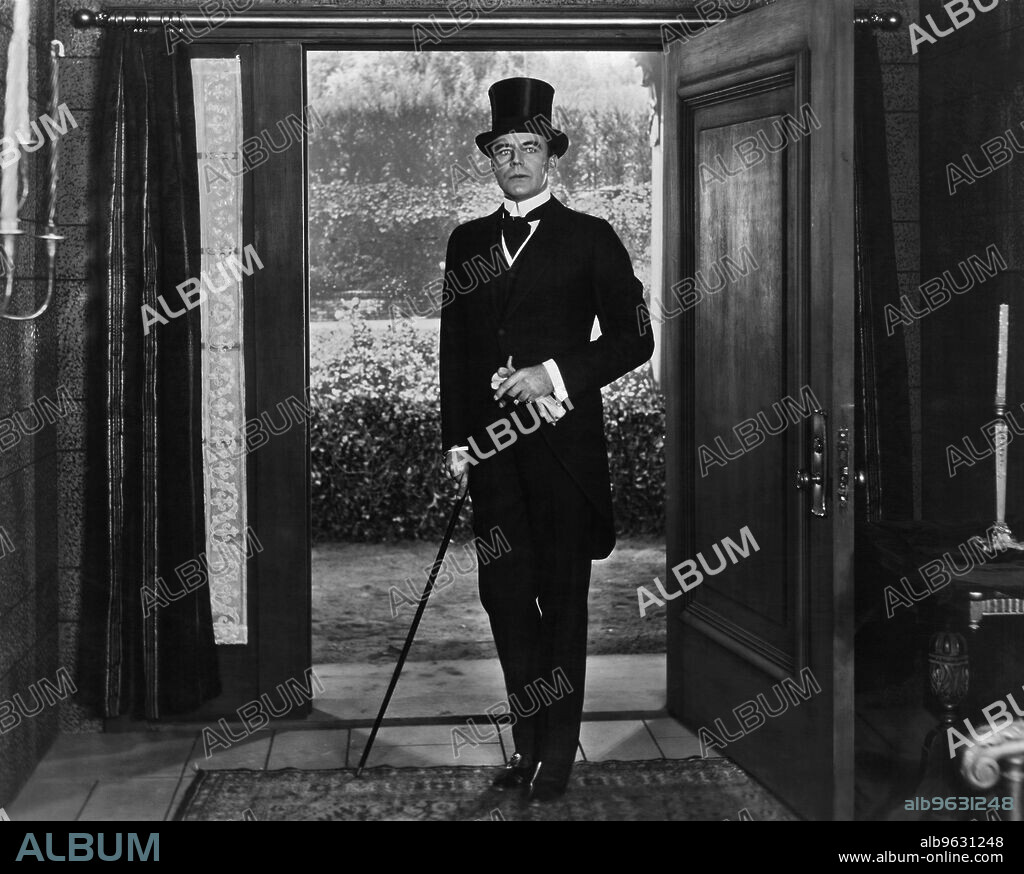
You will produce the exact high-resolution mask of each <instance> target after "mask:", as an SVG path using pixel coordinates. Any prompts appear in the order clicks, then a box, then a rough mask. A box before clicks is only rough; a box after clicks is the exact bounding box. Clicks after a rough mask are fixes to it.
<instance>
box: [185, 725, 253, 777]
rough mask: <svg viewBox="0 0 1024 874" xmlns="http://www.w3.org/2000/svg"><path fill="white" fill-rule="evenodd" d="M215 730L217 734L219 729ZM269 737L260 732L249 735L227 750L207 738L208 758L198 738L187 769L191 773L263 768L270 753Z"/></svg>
mask: <svg viewBox="0 0 1024 874" xmlns="http://www.w3.org/2000/svg"><path fill="white" fill-rule="evenodd" d="M216 730H217V731H218V733H219V731H220V729H216ZM270 737H271V732H269V731H261V732H258V733H257V734H253V735H250V736H249V737H247V738H246V739H245V740H240V741H238V742H236V743H232V744H231V746H230V747H228V748H227V749H225V748H224V747H222V746H220V745H219V744H218V743H217V742H216V738H209V741H210V749H209V752H210V755H209V757H207V755H206V752H207V750H206V748H205V746H204V744H203V741H202V739H201V738H200V740H199V741H197V742H196V746H195V749H194V750H193V751H192V755H191V757H190V758H189V763H188V769H189V771H190V772H191V771H194V770H195V769H198V768H202V769H203V770H204V771H210V770H213V769H215V768H257V769H262V768H265V767H266V763H267V753H268V752H269V751H270Z"/></svg>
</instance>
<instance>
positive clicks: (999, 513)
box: [971, 303, 1024, 557]
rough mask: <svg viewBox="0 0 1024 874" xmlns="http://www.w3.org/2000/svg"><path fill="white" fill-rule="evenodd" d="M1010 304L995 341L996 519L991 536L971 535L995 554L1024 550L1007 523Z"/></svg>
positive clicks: (1002, 314)
mask: <svg viewBox="0 0 1024 874" xmlns="http://www.w3.org/2000/svg"><path fill="white" fill-rule="evenodd" d="M1009 328H1010V307H1009V305H1008V304H1005V303H1004V304H1000V305H999V341H998V343H997V345H996V403H995V414H996V421H995V430H994V432H993V434H992V436H993V438H994V440H995V463H996V521H995V522H993V523H992V526H991V527H990V528H989V539H988V540H985V539H984V538H980V537H973V538H971V539H972V541H973V542H975V543H976V544H977V545H978V546H980V547H981V549H982V550H983V551H984V552H985V554H986V555H988V556H992V557H995V556H996V555H998V554H999V553H1001V552H1004V551H1006V550H1008V549H1013V550H1018V551H1019V550H1024V543H1021V542H1020V541H1018V540H1017V539H1016V538H1015V537H1014V536H1013V533H1012V532H1011V531H1010V526H1009V525H1007V524H1006V457H1007V452H1006V444H1007V443H1009V433H1008V428H1007V425H1006V362H1007V358H1008V353H1009V335H1010V331H1009Z"/></svg>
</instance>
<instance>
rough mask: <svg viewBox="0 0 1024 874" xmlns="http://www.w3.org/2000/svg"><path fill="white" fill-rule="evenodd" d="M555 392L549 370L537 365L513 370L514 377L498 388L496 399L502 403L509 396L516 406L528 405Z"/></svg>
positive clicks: (509, 361)
mask: <svg viewBox="0 0 1024 874" xmlns="http://www.w3.org/2000/svg"><path fill="white" fill-rule="evenodd" d="M508 369H509V370H511V369H512V356H511V355H510V356H509V358H508ZM498 372H499V373H500V372H501V371H498ZM554 390H555V387H554V385H552V384H551V377H550V376H548V371H547V368H545V367H544V365H543V364H535V365H534V366H533V367H524V368H522V369H520V370H513V371H512V375H511V376H509V377H508V378H507V379H506V380H505V381H504V382H503V383H502V384H501V385H499V386H498V390H497V391H496V392H495V393H494V399H495V400H496V401H498V402H499V403H500V402H501V399H502V398H504V397H506V396H508V397H509V398H511V399H512V403H514V404H528V403H530V402H531V401H535V400H537V399H538V398H542V397H544V396H545V395H549V394H551V393H552V392H553V391H554Z"/></svg>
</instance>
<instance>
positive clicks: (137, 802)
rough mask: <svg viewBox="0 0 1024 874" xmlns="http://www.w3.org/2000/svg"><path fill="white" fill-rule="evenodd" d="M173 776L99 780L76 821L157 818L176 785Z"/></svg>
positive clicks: (161, 814)
mask: <svg viewBox="0 0 1024 874" xmlns="http://www.w3.org/2000/svg"><path fill="white" fill-rule="evenodd" d="M177 785H178V778H176V777H135V778H134V779H131V780H101V781H100V782H99V785H97V786H96V788H95V789H94V790H93V792H92V795H90V796H89V800H88V802H86V805H85V809H84V810H83V811H82V815H81V816H80V817H79V821H80V822H160V821H161V820H163V818H164V815H165V814H166V812H167V806H168V805H169V804H170V802H171V798H172V797H173V796H174V790H175V789H176V788H177Z"/></svg>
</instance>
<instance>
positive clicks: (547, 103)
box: [476, 77, 569, 158]
mask: <svg viewBox="0 0 1024 874" xmlns="http://www.w3.org/2000/svg"><path fill="white" fill-rule="evenodd" d="M487 96H488V97H489V98H490V100H491V129H490V130H489V131H484V132H483V133H482V134H478V135H477V137H476V144H477V147H478V148H479V149H480V151H481V152H483V153H484V154H485V155H490V152H489V151H488V147H489V146H490V143H491V141H492V140H494V139H495V137H500V136H501V135H502V134H507V133H511V132H513V131H515V132H516V133H531V134H537V135H538V136H542V137H544V139H546V140H547V141H548V148H549V149H550V150H551V153H552V154H553V155H554V156H555V157H557V158H560V157H562V155H564V154H565V150H566V149H568V148H569V138H568V137H567V136H566V135H565V134H564V133H562V132H561V131H560V130H557V129H556V128H554V127H552V126H551V102H552V99H553V98H554V96H555V89H554V88H552V87H551V86H550V85H549V84H548V83H547V82H544V81H543V80H541V79H525V78H522V77H516V78H514V79H502V80H501V81H500V82H495V83H494V84H493V85H492V86H491V87H490V88H488V89H487Z"/></svg>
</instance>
